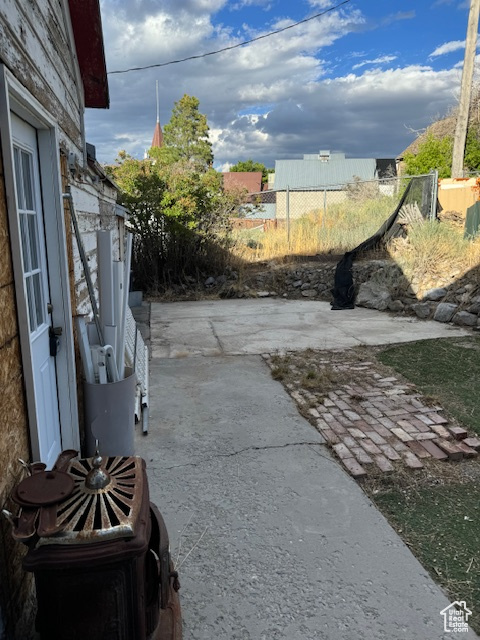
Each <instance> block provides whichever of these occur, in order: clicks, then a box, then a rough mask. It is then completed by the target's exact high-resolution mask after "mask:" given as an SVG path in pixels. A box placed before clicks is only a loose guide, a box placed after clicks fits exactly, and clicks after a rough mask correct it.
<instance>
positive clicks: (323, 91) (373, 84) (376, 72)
mask: <svg viewBox="0 0 480 640" xmlns="http://www.w3.org/2000/svg"><path fill="white" fill-rule="evenodd" d="M239 1H240V0H239ZM314 2H315V3H316V5H315V6H323V5H322V0H311V5H312V6H314V5H313V3H314ZM264 5H266V2H263V4H262V6H264ZM329 6H331V4H330V3H329ZM219 8H224V9H226V8H228V4H227V0H201V1H197V0H162V3H161V4H159V3H158V2H157V1H156V0H142V1H140V2H135V3H134V2H130V1H129V2H126V0H103V2H102V14H103V25H104V33H105V51H106V55H107V64H108V68H109V70H113V69H122V68H129V67H135V66H143V65H147V64H152V63H157V62H166V61H169V60H173V59H178V58H184V57H188V56H191V55H197V54H199V53H202V52H208V51H213V50H215V49H220V48H223V47H225V46H230V45H234V44H236V43H238V42H241V41H242V40H244V39H246V37H245V34H246V33H249V34H251V36H252V37H255V36H257V35H263V34H265V33H267V32H268V31H270V30H271V29H276V28H279V27H280V26H285V25H288V24H291V23H292V20H289V19H287V18H284V19H282V20H280V19H278V17H277V19H276V20H275V19H274V20H272V21H271V24H270V25H269V26H268V28H267V27H265V28H264V29H263V30H262V31H259V30H258V29H250V28H249V27H248V26H246V28H243V27H239V26H236V27H235V28H233V27H232V25H231V24H230V25H226V24H218V23H216V22H215V20H214V14H215V12H216V11H217V10H218V9H219ZM134 9H136V10H134ZM224 15H225V14H222V16H224ZM230 15H236V14H230ZM395 17H396V19H400V17H401V16H400V15H399V14H396V16H395ZM403 17H405V16H403ZM365 25H366V19H365V17H364V15H363V14H362V13H361V12H360V11H359V10H355V9H353V8H348V10H347V9H345V10H343V11H340V12H331V13H328V14H326V15H325V16H324V17H323V18H321V19H316V20H312V21H309V22H307V23H304V24H302V25H300V26H298V27H296V28H294V29H290V30H288V31H285V32H284V33H283V34H281V36H272V37H269V38H265V39H263V40H260V41H258V42H256V43H254V44H252V45H248V46H245V47H241V48H237V49H234V50H232V51H228V52H225V53H221V54H219V55H216V56H209V57H205V58H202V59H199V60H192V61H189V62H185V63H183V64H173V65H170V66H166V67H162V68H158V69H150V70H146V71H142V72H138V73H127V74H121V75H110V76H109V86H110V95H111V108H110V110H109V111H107V112H104V111H99V110H88V112H87V119H86V125H87V136H88V140H89V142H92V143H93V144H95V145H96V146H97V156H98V158H99V159H100V161H107V162H112V161H113V160H114V159H115V157H116V156H117V154H118V151H119V150H120V149H125V150H126V151H127V152H129V153H131V154H132V155H134V156H136V157H143V151H144V149H145V148H147V147H149V146H150V144H151V140H152V136H153V130H154V126H155V119H156V105H155V81H156V80H158V81H159V88H160V121H161V123H162V125H165V123H166V122H167V121H168V120H169V119H170V115H171V110H172V108H173V104H174V102H176V101H178V100H179V99H180V98H181V97H182V95H183V94H184V93H188V94H189V95H194V96H196V97H198V99H199V100H200V111H201V112H202V113H205V114H206V115H207V118H208V122H209V126H210V133H211V140H212V143H213V148H214V154H215V159H216V164H217V165H219V166H226V165H227V164H228V163H230V164H235V163H236V162H237V161H238V160H241V159H247V158H253V159H254V160H258V161H260V162H264V163H265V164H266V165H268V166H273V164H274V161H275V159H281V158H285V157H295V156H297V157H299V156H301V155H302V154H303V153H309V152H315V151H318V149H320V148H330V149H332V150H341V151H345V152H346V153H347V154H349V155H353V156H364V157H365V156H377V157H382V156H383V157H392V156H395V155H396V154H398V153H400V152H401V151H402V150H403V149H404V148H405V147H406V146H407V145H408V144H409V142H410V141H411V136H409V134H408V132H407V131H406V129H405V128H404V126H403V125H404V124H408V125H409V126H411V127H412V128H413V129H419V128H422V127H424V126H425V125H426V124H428V123H429V122H430V119H431V117H432V116H433V115H434V114H438V113H445V112H446V111H447V109H448V107H449V106H450V105H451V104H452V102H453V101H454V96H453V93H452V91H454V90H455V89H456V88H457V87H458V85H459V79H460V71H459V70H458V69H447V70H443V71H435V70H434V69H433V68H431V67H430V66H418V65H417V66H412V65H410V66H404V67H401V65H400V64H399V63H397V66H398V68H396V69H386V70H383V69H382V66H381V65H385V64H388V63H389V62H393V60H396V59H397V58H396V57H395V56H393V55H390V56H388V55H385V56H378V57H376V58H375V57H374V56H372V54H371V53H370V54H367V53H366V52H364V51H362V50H361V48H362V47H363V45H362V44H357V46H358V49H357V50H356V51H355V50H352V51H351V52H350V53H349V55H348V57H349V59H353V60H354V61H355V62H357V63H358V64H356V65H355V66H354V67H353V69H354V70H355V71H356V73H351V74H349V75H341V77H337V78H333V77H330V76H329V74H328V72H329V71H330V69H331V67H330V66H329V65H331V64H336V63H337V62H338V60H337V54H336V50H335V49H334V48H333V52H332V54H331V55H330V56H329V52H330V50H331V48H332V47H334V45H335V43H337V42H338V41H340V40H341V39H342V38H344V37H346V36H347V35H348V34H349V33H352V32H355V33H356V34H357V33H358V32H359V31H360V30H361V29H363V28H364V27H365ZM329 60H331V62H326V61H329ZM340 61H341V57H340ZM367 65H369V67H367ZM370 66H371V67H370ZM365 67H367V68H368V70H367V68H365ZM239 114H242V115H239Z"/></svg>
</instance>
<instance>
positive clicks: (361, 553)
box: [137, 301, 476, 640]
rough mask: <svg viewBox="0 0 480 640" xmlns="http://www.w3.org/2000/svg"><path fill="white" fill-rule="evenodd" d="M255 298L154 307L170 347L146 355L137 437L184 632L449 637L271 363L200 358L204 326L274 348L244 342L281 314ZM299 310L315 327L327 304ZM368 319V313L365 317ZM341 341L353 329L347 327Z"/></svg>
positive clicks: (270, 637)
mask: <svg viewBox="0 0 480 640" xmlns="http://www.w3.org/2000/svg"><path fill="white" fill-rule="evenodd" d="M254 302H255V303H256V304H259V303H260V304H259V307H258V308H257V309H255V308H254V307H252V306H250V305H247V306H245V307H242V304H243V301H240V303H238V304H237V303H236V302H234V303H233V304H232V303H231V302H227V303H225V302H210V301H209V302H208V303H205V304H204V303H194V305H195V306H196V305H197V304H200V306H199V307H198V312H196V311H195V307H194V306H192V305H190V303H187V306H185V303H173V304H169V305H152V350H153V353H154V354H157V356H158V354H165V355H166V356H167V357H165V358H159V357H156V356H155V355H154V357H153V359H152V361H151V366H150V375H151V378H150V432H149V435H148V436H146V437H143V436H141V435H139V436H138V438H137V453H138V454H139V455H141V456H143V457H144V458H145V459H146V461H147V471H148V476H149V482H150V491H151V499H152V500H153V501H154V502H155V503H156V504H157V505H158V506H159V508H160V510H161V511H162V513H163V515H164V517H165V520H166V524H167V527H168V530H169V534H170V538H171V546H172V552H173V557H174V558H176V559H177V563H178V565H179V567H180V578H181V583H182V589H181V600H182V611H183V619H184V640H212V639H213V638H215V639H216V638H218V639H221V640H317V639H322V640H351V639H352V638H359V639H361V640H363V639H365V640H367V639H368V640H384V639H385V638H388V640H406V639H409V640H410V638H422V640H438V639H439V638H442V637H444V634H443V623H442V617H441V616H440V613H439V612H440V610H441V609H443V608H444V607H445V606H447V605H448V600H447V598H446V596H445V595H444V594H443V592H442V591H441V589H440V588H439V587H437V586H436V585H435V584H434V582H433V581H432V579H431V578H430V577H429V576H428V575H427V573H426V572H425V570H424V569H423V568H422V567H421V566H420V564H419V563H418V561H417V560H416V559H415V558H414V556H413V555H412V554H411V553H410V551H409V549H408V548H407V547H406V546H405V545H404V544H403V542H402V541H401V539H400V538H399V537H398V536H397V535H396V533H395V532H394V531H393V530H392V528H391V527H390V526H389V524H388V523H387V522H386V520H385V519H384V518H383V516H382V515H381V514H380V513H379V512H378V511H377V510H376V509H375V507H374V506H373V505H372V503H371V502H370V501H369V499H368V498H367V497H366V496H365V495H364V494H363V492H362V490H361V488H360V487H359V486H358V485H357V484H356V483H355V481H353V480H352V479H351V478H350V477H349V476H348V475H347V474H346V473H345V472H344V471H343V469H342V468H341V467H340V466H339V464H338V463H337V462H336V461H335V460H334V459H333V458H332V456H331V455H330V453H329V451H328V449H327V448H326V446H325V445H324V443H323V439H322V437H321V436H320V434H319V433H318V432H317V431H315V430H314V429H313V427H311V425H310V424H309V423H308V422H307V421H306V420H304V419H303V418H302V417H301V416H300V415H299V414H298V412H297V409H296V406H295V404H294V402H293V401H292V400H291V399H290V397H289V396H288V395H287V394H286V392H285V390H284V389H283V387H282V386H281V385H280V383H278V382H276V381H274V380H273V379H272V377H271V375H270V372H269V370H268V367H267V365H266V363H265V362H264V360H263V359H262V358H261V357H259V356H257V355H248V356H241V357H239V356H225V355H217V353H215V354H213V355H212V354H210V355H207V354H208V350H209V349H215V347H214V346H212V345H214V344H215V343H214V341H213V340H212V341H211V342H208V348H206V349H205V350H204V349H203V348H202V340H203V337H202V335H201V331H207V330H208V329H209V327H210V329H209V330H210V331H211V334H210V336H211V337H212V338H213V339H214V340H217V348H219V349H221V350H222V351H223V352H224V353H225V352H230V351H232V352H234V353H238V352H239V351H240V350H241V348H243V347H244V348H245V351H247V352H248V351H249V350H251V349H252V350H260V352H264V351H267V350H269V349H270V348H271V345H272V342H271V341H268V340H267V341H266V342H265V336H262V338H261V339H260V338H258V341H254V342H252V341H251V333H252V332H255V330H256V329H255V327H256V324H257V322H258V323H260V320H261V321H262V322H263V319H262V318H261V316H264V315H265V314H275V313H276V312H277V310H278V314H280V315H282V314H283V313H284V311H282V307H277V305H273V306H272V305H270V304H266V303H265V302H263V301H262V302H260V301H254ZM225 304H227V306H224V305H225ZM304 304H305V303H304ZM306 304H307V305H311V304H313V305H317V304H318V303H306ZM166 306H168V313H167V312H165V307H166ZM287 307H288V305H287ZM298 313H301V314H303V316H302V318H303V321H305V322H306V323H307V324H310V325H311V326H312V328H313V329H312V330H314V331H316V332H320V333H321V322H322V319H321V315H317V316H316V317H315V322H314V318H309V314H310V313H318V312H312V311H308V310H306V311H299V312H298ZM348 313H350V312H348ZM229 314H230V315H232V314H233V315H234V316H235V317H234V318H230V319H229V318H228V315H229ZM372 314H373V315H372ZM245 315H246V316H248V319H250V320H251V323H249V322H246V321H244V322H243V321H242V324H241V327H242V328H241V330H240V329H239V330H238V335H237V336H236V340H237V341H238V342H237V343H236V346H235V345H234V344H232V338H231V335H232V334H231V331H230V328H229V327H231V326H233V324H234V322H235V320H238V318H239V317H240V316H243V320H245ZM257 315H258V316H260V320H258V319H257ZM374 315H375V312H367V314H366V315H365V319H366V321H367V322H374V321H375V318H374ZM331 316H332V318H333V317H335V318H339V316H337V314H334V313H331ZM362 317H363V316H362ZM167 318H168V320H167ZM187 320H189V321H190V323H191V325H190V326H191V327H192V331H191V332H190V333H189V334H188V336H186V334H184V333H183V332H182V326H183V323H184V322H186V321H187ZM291 320H292V317H289V318H288V322H290V321H291ZM272 322H273V319H272ZM282 322H285V323H287V318H285V317H284V318H283V319H282V318H277V320H276V323H277V324H276V325H275V322H273V325H274V326H275V327H276V328H275V329H272V333H274V334H275V333H276V332H277V331H278V332H280V333H279V335H278V336H277V337H276V340H275V343H276V344H278V345H281V347H280V346H279V348H282V349H283V350H285V348H290V349H291V348H297V347H298V344H299V343H298V342H297V341H296V338H297V336H298V335H299V334H298V332H296V330H295V328H294V329H293V333H292V334H285V333H282V328H281V325H282ZM332 322H333V320H332ZM335 322H337V323H338V320H336V321H335ZM209 323H211V324H210V325H209ZM319 323H320V324H319ZM196 324H197V327H200V328H201V329H200V331H198V332H196V331H195V325H196ZM212 325H213V327H214V329H215V332H216V334H217V335H215V333H214V332H213V329H212ZM237 326H239V325H237ZM164 327H167V331H166V332H165V333H164V332H163V328H164ZM227 328H228V331H227V330H226V329H227ZM199 333H200V335H199ZM320 333H319V335H320ZM338 333H339V334H341V331H340V330H339V331H338ZM307 334H308V336H309V337H311V335H312V334H311V333H309V332H307ZM456 334H457V335H459V333H457V332H456ZM286 335H288V336H289V338H288V339H289V342H284V341H285V339H286V338H285V336H286ZM333 335H334V332H330V333H329V344H334V343H335V342H334V340H333V338H332V336H333ZM395 335H397V334H395ZM423 335H425V334H423ZM185 336H186V337H185ZM429 337H431V335H429ZM209 339H210V338H209ZM318 339H319V338H315V339H314V340H313V343H314V344H315V340H318ZM342 339H343V338H342ZM349 339H351V340H352V341H354V342H355V344H357V343H358V341H359V340H361V339H362V338H361V337H358V338H357V337H356V336H355V333H354V331H353V330H352V336H350V338H349ZM262 340H264V341H263V342H262ZM345 340H346V338H345ZM218 341H220V343H221V346H219V342H218ZM282 341H283V342H282ZM305 342H306V341H305ZM339 342H341V340H340V338H339ZM300 343H301V344H303V343H302V342H301V341H300ZM242 345H243V347H242ZM308 346H313V345H312V344H310V345H308ZM340 346H342V345H340ZM179 354H182V355H184V356H190V357H175V355H177V356H178V355H179ZM200 354H203V356H202V355H200ZM194 355H195V356H197V357H192V356H194ZM445 636H446V634H445ZM466 636H467V637H469V638H476V636H475V634H473V632H469V633H468V634H466ZM446 637H448V636H446Z"/></svg>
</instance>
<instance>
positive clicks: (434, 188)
mask: <svg viewBox="0 0 480 640" xmlns="http://www.w3.org/2000/svg"><path fill="white" fill-rule="evenodd" d="M430 173H431V174H432V206H431V208H430V220H435V218H436V217H437V198H438V171H437V170H436V169H432V171H431V172H430Z"/></svg>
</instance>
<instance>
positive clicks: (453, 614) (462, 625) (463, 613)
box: [440, 600, 472, 633]
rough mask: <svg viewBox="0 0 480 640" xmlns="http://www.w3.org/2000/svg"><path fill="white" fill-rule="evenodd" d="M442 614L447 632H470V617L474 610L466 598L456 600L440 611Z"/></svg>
mask: <svg viewBox="0 0 480 640" xmlns="http://www.w3.org/2000/svg"><path fill="white" fill-rule="evenodd" d="M440 615H441V616H443V629H444V631H446V632H447V633H467V632H468V618H469V616H471V615H472V612H471V611H470V609H468V608H467V603H466V602H465V600H460V602H459V601H458V600H455V602H452V604H449V605H448V607H445V609H443V611H440Z"/></svg>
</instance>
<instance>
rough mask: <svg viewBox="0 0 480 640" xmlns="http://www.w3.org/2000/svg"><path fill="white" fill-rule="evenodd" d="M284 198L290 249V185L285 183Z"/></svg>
mask: <svg viewBox="0 0 480 640" xmlns="http://www.w3.org/2000/svg"><path fill="white" fill-rule="evenodd" d="M286 198H287V202H286V216H287V219H286V222H287V243H288V248H289V249H290V187H289V186H288V185H287V191H286Z"/></svg>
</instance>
